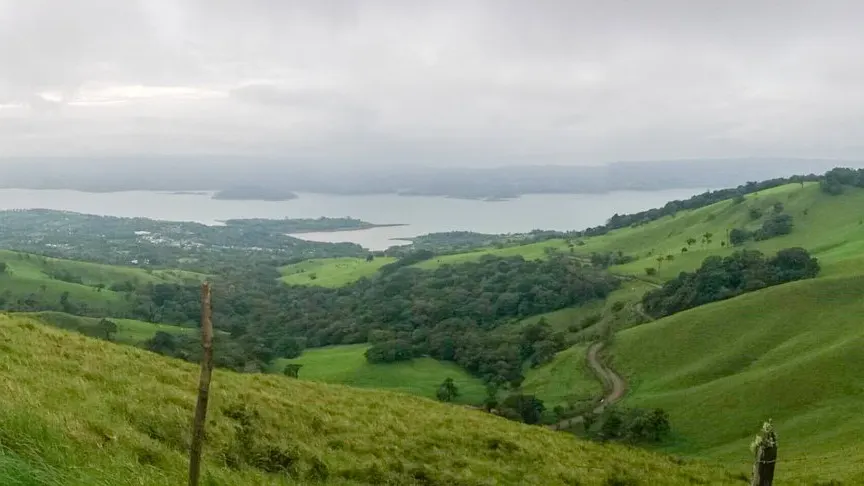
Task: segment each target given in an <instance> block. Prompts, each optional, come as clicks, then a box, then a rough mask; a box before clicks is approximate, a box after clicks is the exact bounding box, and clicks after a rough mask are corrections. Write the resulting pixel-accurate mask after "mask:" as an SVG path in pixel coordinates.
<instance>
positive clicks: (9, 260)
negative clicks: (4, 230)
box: [0, 250, 204, 310]
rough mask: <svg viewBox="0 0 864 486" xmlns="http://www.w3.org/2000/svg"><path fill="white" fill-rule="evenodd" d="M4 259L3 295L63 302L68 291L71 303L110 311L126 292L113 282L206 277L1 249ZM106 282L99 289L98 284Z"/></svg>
mask: <svg viewBox="0 0 864 486" xmlns="http://www.w3.org/2000/svg"><path fill="white" fill-rule="evenodd" d="M0 262H3V263H5V264H6V271H5V272H3V273H2V274H0V294H2V295H3V298H5V299H7V300H12V299H25V298H27V297H28V296H30V295H31V294H32V295H35V296H37V297H38V298H39V300H41V301H55V302H59V300H60V297H61V296H62V295H63V293H64V292H68V293H69V302H71V303H73V304H76V305H80V304H82V303H83V304H85V305H88V306H90V307H95V308H103V309H106V310H113V309H119V308H122V307H123V306H124V301H123V297H124V295H123V294H122V293H120V292H114V291H111V290H110V289H109V287H110V286H111V285H113V284H120V283H124V282H131V283H132V284H134V285H136V286H137V285H143V284H148V283H154V284H155V283H165V282H183V281H186V280H195V281H199V280H201V279H202V278H203V277H204V276H203V275H200V274H196V273H192V272H184V271H180V270H154V271H146V270H144V269H140V268H134V267H120V266H113V265H102V264H98V263H88V262H78V261H73V260H61V259H56V258H48V257H43V256H39V255H31V254H28V253H18V252H12V251H7V250H0ZM61 273H65V274H66V275H69V276H72V277H75V278H77V279H80V283H78V282H68V281H64V280H59V279H56V278H52V277H51V275H52V274H61ZM100 284H101V285H104V288H102V289H99V288H97V286H99V285H100Z"/></svg>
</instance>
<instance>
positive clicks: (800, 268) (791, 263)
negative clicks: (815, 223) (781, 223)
mask: <svg viewBox="0 0 864 486" xmlns="http://www.w3.org/2000/svg"><path fill="white" fill-rule="evenodd" d="M818 273H819V263H818V262H817V260H816V259H815V258H812V257H811V256H810V253H808V252H807V250H804V249H803V248H787V249H785V250H780V251H779V252H777V254H776V255H775V256H773V257H771V258H766V257H765V255H763V254H762V252H759V251H755V250H744V251H737V252H735V253H733V254H732V255H730V256H728V257H725V258H721V257H719V256H710V257H708V258H706V259H705V260H704V261H703V262H702V266H701V267H699V268H698V269H697V270H696V271H695V272H692V273H691V272H682V273H681V274H680V275H679V276H678V277H677V278H675V279H673V280H670V281H668V282H666V283H665V284H663V287H661V288H659V289H657V290H653V291H651V292H648V293H647V294H645V296H644V297H643V298H642V305H643V307H644V308H645V312H647V313H648V314H650V315H652V316H654V317H657V318H659V317H663V316H668V315H671V314H674V313H676V312H681V311H683V310H687V309H691V308H693V307H696V306H700V305H703V304H708V303H710V302H716V301H719V300H724V299H729V298H732V297H735V296H737V295H740V294H743V293H745V292H752V291H754V290H759V289H762V288H765V287H770V286H772V285H779V284H782V283H786V282H791V281H794V280H801V279H805V278H813V277H815V276H816V275H817V274H818Z"/></svg>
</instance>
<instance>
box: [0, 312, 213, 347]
mask: <svg viewBox="0 0 864 486" xmlns="http://www.w3.org/2000/svg"><path fill="white" fill-rule="evenodd" d="M13 315H15V316H22V317H31V318H33V319H35V320H39V321H41V322H44V323H45V324H49V325H52V326H55V327H59V328H61V329H67V330H70V331H76V332H80V333H82V334H85V335H87V336H91V337H100V338H101V337H104V335H103V331H102V329H101V328H100V327H99V322H100V321H101V320H102V319H101V318H95V317H82V316H73V315H71V314H66V313H64V312H51V311H45V312H19V313H15V314H13ZM107 319H108V320H110V321H112V322H114V323H115V324H117V333H116V334H114V335H113V336H112V337H111V340H112V341H115V342H118V343H123V344H129V345H132V346H138V345H140V344H142V343H144V342H145V341H147V340H148V339H150V338H152V337H153V336H154V335H155V334H156V333H157V332H166V333H168V334H174V335H181V334H194V333H196V332H198V330H197V329H195V328H190V327H180V326H172V325H169V324H156V323H152V322H144V321H137V320H134V319H116V318H113V317H107Z"/></svg>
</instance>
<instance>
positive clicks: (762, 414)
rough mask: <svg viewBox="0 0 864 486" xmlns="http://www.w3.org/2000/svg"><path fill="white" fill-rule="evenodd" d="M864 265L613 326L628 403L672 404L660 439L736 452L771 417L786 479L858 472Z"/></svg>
mask: <svg viewBox="0 0 864 486" xmlns="http://www.w3.org/2000/svg"><path fill="white" fill-rule="evenodd" d="M861 295H864V276H862V275H856V276H841V277H828V278H821V279H815V280H804V281H799V282H793V283H789V284H785V285H781V286H777V287H772V288H767V289H764V290H760V291H758V292H753V293H749V294H745V295H742V296H739V297H736V298H734V299H731V300H727V301H722V302H716V303H713V304H708V305H705V306H701V307H697V308H695V309H691V310H688V311H684V312H681V313H678V314H675V315H672V316H670V317H667V318H664V319H661V320H658V321H656V322H653V323H649V324H645V325H642V326H639V327H636V328H633V329H629V330H626V331H623V332H621V333H619V334H618V335H616V337H615V343H614V347H613V350H612V351H613V355H614V366H615V367H616V368H617V369H618V371H619V372H622V373H624V374H625V375H627V376H628V377H629V379H630V385H631V394H630V395H629V397H628V398H627V399H626V400H625V402H624V403H625V405H629V406H636V407H661V408H663V409H665V410H667V411H668V412H669V415H670V417H671V421H672V424H673V427H674V431H675V435H676V439H675V440H674V441H673V443H672V444H670V445H669V446H668V450H670V451H673V452H676V453H687V454H695V455H698V456H700V457H708V458H711V459H716V460H720V461H726V462H737V461H740V460H741V459H740V457H741V456H742V454H744V451H746V448H747V444H748V443H749V441H750V440H752V435H753V433H752V432H753V429H754V427H757V426H758V424H759V423H760V422H761V421H763V420H764V419H766V418H769V417H770V418H773V419H774V421H775V423H776V424H777V426H778V433H779V434H780V437H781V440H782V442H781V451H782V453H781V463H782V466H781V467H778V471H779V474H780V479H781V480H783V481H790V482H791V481H793V480H794V481H801V482H810V483H813V482H815V481H817V480H820V481H828V480H832V479H834V480H843V481H849V482H851V483H855V484H859V483H861V482H862V481H864V466H862V464H864V461H862V459H864V453H862V451H861V449H860V447H858V445H859V443H860V437H861V434H862V433H864V419H862V418H861V414H860V413H859V409H860V405H861V403H862V401H864V388H862V386H861V383H860V376H861V375H862V374H864V355H862V353H861V349H862V346H864V328H862V327H861V323H860V317H859V316H860V315H861V312H862V311H864V301H862V299H861Z"/></svg>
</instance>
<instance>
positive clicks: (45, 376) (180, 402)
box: [0, 316, 739, 486]
mask: <svg viewBox="0 0 864 486" xmlns="http://www.w3.org/2000/svg"><path fill="white" fill-rule="evenodd" d="M0 350H2V352H0V369H2V370H3V372H2V373H0V390H2V391H3V393H2V395H0V396H2V397H3V398H2V400H0V423H2V424H3V427H2V428H0V482H2V484H10V485H12V484H19V485H21V484H26V485H57V484H63V485H72V486H78V485H81V486H84V485H87V486H92V485H106V486H107V485H112V486H114V485H117V486H123V485H165V486H168V485H170V486H176V485H177V484H184V483H185V475H186V470H187V461H186V455H185V454H186V450H187V447H188V442H189V430H190V417H191V416H192V412H193V407H194V403H195V394H194V390H195V387H196V385H197V382H198V378H197V375H198V368H197V367H196V366H194V365H191V364H188V363H183V362H179V361H175V360H170V359H167V358H164V357H160V356H157V355H154V354H150V353H147V352H145V351H142V350H138V349H134V348H131V347H123V346H117V345H113V344H111V343H107V342H102V341H97V340H93V339H90V338H86V337H83V336H80V335H77V334H70V333H67V332H64V331H60V330H56V329H51V328H48V327H45V326H41V325H39V324H36V323H34V322H30V321H27V320H23V319H20V318H11V317H8V316H0ZM232 406H246V407H251V408H253V409H254V410H256V411H257V412H258V413H259V415H260V417H259V418H258V419H257V423H258V424H259V425H258V426H257V427H256V433H255V434H253V436H252V441H253V442H254V448H250V447H244V445H243V444H241V443H239V442H238V438H237V437H236V435H235V434H236V432H235V431H236V430H237V426H238V423H237V422H235V421H234V420H233V419H230V418H228V417H227V416H226V414H225V410H226V408H227V407H232ZM263 448H269V449H273V450H280V451H283V453H284V454H288V456H289V457H292V458H293V460H292V462H291V470H292V471H293V473H292V474H285V473H284V472H283V473H266V472H264V471H263V470H262V469H260V468H258V467H253V466H250V465H248V463H241V464H240V465H239V466H235V467H228V465H227V464H226V460H225V458H226V456H225V454H226V453H228V452H230V451H232V450H233V451H239V452H240V453H244V454H246V453H248V452H249V451H252V450H257V449H263ZM204 451H205V463H204V468H203V469H204V471H205V475H206V476H207V477H206V478H205V482H204V483H205V484H210V485H233V484H248V485H264V484H297V483H309V482H312V481H310V476H312V475H313V473H312V468H313V465H314V464H316V463H319V466H318V467H317V470H318V472H319V475H318V476H319V477H320V476H321V475H323V474H322V472H323V471H325V470H326V473H327V474H326V475H327V480H326V481H325V482H326V483H327V484H387V483H389V484H425V485H430V484H437V485H444V484H460V485H481V484H584V485H590V484H669V485H674V484H694V483H698V484H709V483H710V484H739V482H738V481H733V480H731V479H729V478H730V477H729V476H727V475H726V474H725V473H723V472H722V471H720V470H718V469H716V468H713V467H709V466H704V465H700V464H695V463H693V464H686V465H679V464H677V463H676V461H673V460H671V459H668V458H664V457H661V456H658V455H655V454H652V453H649V452H646V451H642V450H637V449H628V448H624V447H616V446H611V445H600V444H592V443H587V442H581V441H579V440H577V439H576V438H574V437H571V436H568V435H566V434H561V433H555V432H552V431H549V430H545V429H543V428H539V427H530V426H526V425H521V424H516V423H513V422H508V421H506V420H503V419H499V418H497V417H493V416H489V415H487V414H484V413H482V412H478V411H469V410H465V409H463V408H461V407H457V406H452V405H445V404H438V403H435V402H433V401H431V400H426V399H422V398H417V397H410V396H405V395H399V394H391V393H388V392H381V391H367V390H356V389H350V388H346V387H340V386H333V385H322V384H317V383H311V382H307V381H302V380H291V379H288V378H284V377H281V376H272V375H260V374H259V375H240V374H235V373H230V372H223V371H216V373H215V374H214V378H213V386H212V387H211V395H210V413H209V414H208V423H207V442H206V444H205V448H204ZM267 457H271V456H270V455H267V456H261V458H260V459H259V460H263V459H266V458H267ZM284 463H285V462H283V464H284ZM628 476H629V477H630V478H632V479H631V480H630V481H629V482H626V478H627V477H628ZM616 481H617V482H616Z"/></svg>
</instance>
